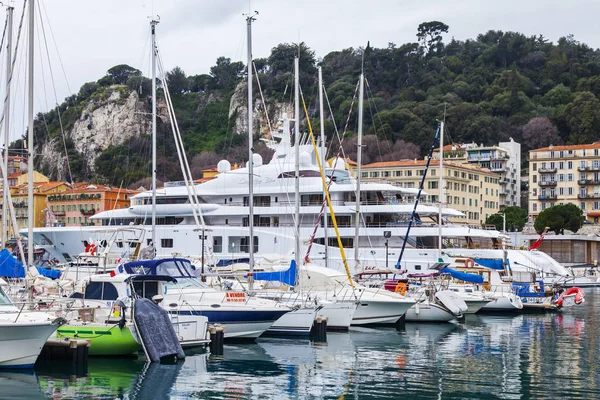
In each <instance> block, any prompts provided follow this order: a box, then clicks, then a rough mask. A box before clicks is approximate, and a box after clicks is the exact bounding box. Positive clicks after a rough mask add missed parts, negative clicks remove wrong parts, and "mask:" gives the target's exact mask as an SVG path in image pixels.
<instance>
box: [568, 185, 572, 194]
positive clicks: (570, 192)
mask: <svg viewBox="0 0 600 400" xmlns="http://www.w3.org/2000/svg"><path fill="white" fill-rule="evenodd" d="M568 193H569V196H573V188H572V187H570V188H568Z"/></svg>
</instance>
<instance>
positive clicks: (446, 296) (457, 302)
mask: <svg viewBox="0 0 600 400" xmlns="http://www.w3.org/2000/svg"><path fill="white" fill-rule="evenodd" d="M435 298H436V299H438V300H439V301H440V302H441V303H442V304H443V305H444V306H446V308H447V309H448V310H450V312H451V313H452V314H454V315H461V314H464V313H466V312H467V310H468V309H469V307H468V306H467V303H465V301H464V300H463V299H461V298H460V297H458V295H457V294H456V293H454V292H452V291H450V290H442V291H439V292H437V293H436V294H435Z"/></svg>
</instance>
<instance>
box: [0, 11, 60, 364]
mask: <svg viewBox="0 0 600 400" xmlns="http://www.w3.org/2000/svg"><path fill="white" fill-rule="evenodd" d="M34 19H35V0H30V2H29V90H28V92H29V103H28V104H29V131H28V135H29V147H28V150H29V157H30V158H29V163H28V164H29V166H30V167H29V205H30V206H29V233H30V234H31V233H32V229H33V190H32V189H33V186H32V181H33V169H32V168H33V157H32V156H33V72H34V65H33V55H34V48H33V39H34ZM5 185H6V183H5ZM30 237H33V236H30ZM28 247H29V251H28V252H29V258H28V260H27V262H28V263H29V265H30V266H31V265H32V264H33V241H32V240H31V239H30V246H28ZM30 268H31V267H30ZM6 285H7V283H6V282H5V281H4V280H3V279H0V367H2V368H31V367H33V364H35V361H36V360H37V358H38V356H39V354H40V352H41V351H42V348H43V346H44V344H45V343H46V340H48V338H49V337H50V335H52V334H53V333H54V331H56V329H57V328H58V327H59V326H60V325H61V324H62V323H63V322H64V320H63V319H62V318H57V317H54V316H51V315H48V314H45V313H39V312H31V311H24V310H23V308H24V307H25V305H23V306H22V307H21V309H18V308H17V307H16V306H15V305H14V304H13V302H12V301H11V300H10V298H9V297H8V296H7V295H6V293H5V292H4V290H3V288H2V287H3V286H6Z"/></svg>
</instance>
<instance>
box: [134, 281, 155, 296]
mask: <svg viewBox="0 0 600 400" xmlns="http://www.w3.org/2000/svg"><path fill="white" fill-rule="evenodd" d="M133 289H134V290H135V292H136V293H137V295H138V296H140V297H144V298H146V299H151V298H152V297H153V296H156V295H157V294H158V282H133Z"/></svg>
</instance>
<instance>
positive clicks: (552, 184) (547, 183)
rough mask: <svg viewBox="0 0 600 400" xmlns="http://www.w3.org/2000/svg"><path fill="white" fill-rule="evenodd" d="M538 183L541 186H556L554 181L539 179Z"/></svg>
mask: <svg viewBox="0 0 600 400" xmlns="http://www.w3.org/2000/svg"><path fill="white" fill-rule="evenodd" d="M538 185H540V186H543V187H549V186H556V181H540V182H538Z"/></svg>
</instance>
